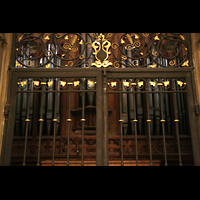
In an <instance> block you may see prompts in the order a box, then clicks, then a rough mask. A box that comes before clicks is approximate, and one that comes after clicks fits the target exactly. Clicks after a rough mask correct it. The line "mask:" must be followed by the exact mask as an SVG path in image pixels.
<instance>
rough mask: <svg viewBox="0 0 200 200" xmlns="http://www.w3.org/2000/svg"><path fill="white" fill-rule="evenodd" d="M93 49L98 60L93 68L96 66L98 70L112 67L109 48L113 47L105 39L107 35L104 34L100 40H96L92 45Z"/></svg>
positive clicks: (99, 37) (100, 36)
mask: <svg viewBox="0 0 200 200" xmlns="http://www.w3.org/2000/svg"><path fill="white" fill-rule="evenodd" d="M92 47H93V49H94V50H95V52H94V53H93V54H94V55H95V58H96V59H97V60H96V61H95V63H92V66H93V65H94V66H96V67H97V68H101V67H102V66H103V67H108V66H110V65H112V63H111V62H109V61H108V60H107V59H108V55H109V54H111V52H109V48H110V47H111V43H110V42H109V41H108V40H106V39H105V35H103V34H102V33H101V34H100V35H99V36H98V39H96V40H95V41H94V42H93V43H92Z"/></svg>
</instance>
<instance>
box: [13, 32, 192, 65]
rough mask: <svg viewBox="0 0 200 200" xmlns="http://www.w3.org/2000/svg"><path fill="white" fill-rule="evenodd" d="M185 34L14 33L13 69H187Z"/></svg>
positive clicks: (187, 58)
mask: <svg viewBox="0 0 200 200" xmlns="http://www.w3.org/2000/svg"><path fill="white" fill-rule="evenodd" d="M188 49H189V48H188V44H187V37H186V34H185V33H17V37H16V64H15V67H16V68H33V67H34V68H35V67H40V68H56V67H62V68H72V67H83V68H90V67H97V68H100V67H113V68H120V67H122V68H127V67H135V68H138V67H147V68H163V67H189V66H190V63H189V57H188Z"/></svg>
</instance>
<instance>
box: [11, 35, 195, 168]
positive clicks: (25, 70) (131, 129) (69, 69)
mask: <svg viewBox="0 0 200 200" xmlns="http://www.w3.org/2000/svg"><path fill="white" fill-rule="evenodd" d="M188 37H189V36H188V35H187V34H185V33H17V34H16V49H15V51H16V62H15V67H14V72H13V74H14V75H13V77H14V78H13V82H12V84H14V85H15V86H14V87H12V91H11V97H12V93H16V95H15V96H14V95H13V97H14V100H13V102H14V103H13V104H15V105H14V107H13V108H14V111H13V118H12V119H13V121H14V122H13V127H10V129H8V131H9V132H11V133H10V134H11V135H12V142H10V143H9V144H10V147H11V149H12V151H11V153H10V164H11V165H38V166H39V165H64V166H70V165H73V166H77V165H82V166H83V165H110V166H113V165H125V166H126V165H131V166H132V165H139V166H140V165H153V166H157V165H166V166H167V165H193V162H194V161H193V146H192V137H191V126H190V120H191V119H189V115H190V114H189V112H190V111H189V108H188V101H189V100H190V99H188V98H190V95H189V94H191V91H190V89H191V80H190V78H189V76H188V74H189V73H190V72H191V70H190V67H191V63H190V54H189V46H188ZM14 90H15V91H14ZM188 95H189V97H188ZM8 146H9V145H8Z"/></svg>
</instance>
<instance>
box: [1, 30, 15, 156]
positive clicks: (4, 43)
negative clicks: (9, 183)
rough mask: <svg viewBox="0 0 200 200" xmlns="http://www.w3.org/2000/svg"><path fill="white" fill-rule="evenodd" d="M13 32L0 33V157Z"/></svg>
mask: <svg viewBox="0 0 200 200" xmlns="http://www.w3.org/2000/svg"><path fill="white" fill-rule="evenodd" d="M12 47H13V33H0V157H1V151H2V142H3V133H4V124H5V117H4V109H5V105H6V102H7V92H8V69H9V66H10V65H11V63H12V62H11V53H12Z"/></svg>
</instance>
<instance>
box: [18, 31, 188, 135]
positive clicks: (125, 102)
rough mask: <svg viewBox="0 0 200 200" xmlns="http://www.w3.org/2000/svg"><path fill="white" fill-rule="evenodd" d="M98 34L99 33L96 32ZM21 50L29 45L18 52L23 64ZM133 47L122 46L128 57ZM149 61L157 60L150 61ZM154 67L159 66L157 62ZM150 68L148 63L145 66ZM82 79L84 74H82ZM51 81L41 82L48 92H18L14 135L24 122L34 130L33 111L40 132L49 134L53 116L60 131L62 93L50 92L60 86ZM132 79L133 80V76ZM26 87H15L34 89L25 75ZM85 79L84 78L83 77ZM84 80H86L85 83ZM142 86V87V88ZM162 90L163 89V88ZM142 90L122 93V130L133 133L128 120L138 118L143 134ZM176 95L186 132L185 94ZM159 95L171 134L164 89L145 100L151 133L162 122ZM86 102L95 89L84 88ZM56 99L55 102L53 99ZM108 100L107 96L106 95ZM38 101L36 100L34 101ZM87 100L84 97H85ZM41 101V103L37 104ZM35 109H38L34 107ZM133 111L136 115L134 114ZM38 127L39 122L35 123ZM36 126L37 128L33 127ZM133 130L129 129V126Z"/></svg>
mask: <svg viewBox="0 0 200 200" xmlns="http://www.w3.org/2000/svg"><path fill="white" fill-rule="evenodd" d="M97 34H98V33H97ZM81 35H82V37H83V38H84V39H85V41H86V43H87V42H91V39H90V37H89V36H88V35H87V34H86V33H81ZM55 48H56V53H57V47H55ZM83 48H85V47H84V46H83V45H82V46H81V50H80V51H81V52H82V51H83V50H84V49H83ZM152 49H153V50H156V43H154V44H153V46H152ZM47 50H50V44H48V45H47ZM23 51H26V54H27V55H29V48H27V47H26V46H23V47H22V52H21V55H23V56H21V57H20V56H19V57H18V59H19V60H24V61H23V62H24V64H27V63H28V60H29V58H28V57H27V56H26V55H25V54H24V53H23ZM91 51H93V50H92V48H86V50H85V51H84V52H85V58H87V56H88V55H90V54H91V56H90V58H89V59H88V60H87V61H88V62H89V63H93V62H94V61H95V58H94V55H93V54H92V52H91ZM133 51H134V49H133V50H132V51H130V50H129V51H128V50H126V49H125V52H126V54H127V55H128V57H131V54H132V53H134V52H133ZM46 59H47V58H46V57H42V58H41V59H40V64H42V63H46V61H47V60H46ZM158 59H160V60H159V62H160V63H161V64H165V65H166V66H167V65H168V61H167V59H165V58H158ZM51 61H53V63H56V64H57V65H62V60H60V59H58V58H57V57H53V58H52V60H51ZM35 62H36V61H34V60H33V61H32V63H33V65H35ZM123 62H124V64H126V62H127V63H132V59H131V58H128V59H127V61H125V60H123V61H122V64H121V68H126V66H125V65H123ZM140 62H142V60H138V66H139V65H140ZM146 62H147V64H148V63H150V62H151V58H146ZM176 62H180V61H179V60H178V59H176ZM151 64H152V65H154V64H156V63H154V62H153V63H151ZM54 67H57V66H54V65H53V64H52V63H50V66H49V68H54ZM81 67H82V68H85V64H82V65H81ZM157 67H158V68H159V67H161V66H159V65H157ZM147 68H149V66H147ZM84 79H85V78H84ZM42 81H43V82H46V81H47V79H46V78H43V79H42ZM52 81H55V83H54V87H55V88H45V85H42V86H41V89H42V90H48V91H49V92H47V93H40V94H39V93H18V94H17V105H16V122H15V134H16V135H25V129H26V126H29V127H28V135H32V134H33V132H34V126H33V123H34V121H35V120H34V119H33V113H34V112H36V113H37V114H38V115H39V118H40V119H45V120H44V122H45V123H42V124H43V126H44V127H42V130H43V135H52V134H53V131H52V129H53V121H52V119H55V118H56V119H58V121H57V122H56V134H59V126H60V106H61V103H64V102H61V97H60V93H51V90H53V89H55V90H59V89H60V87H59V82H58V79H55V80H53V79H52ZM132 81H133V80H132ZM157 81H158V82H160V81H161V79H157ZM27 82H28V83H27V87H25V88H24V89H22V88H18V90H24V91H28V90H29V91H30V90H31V91H33V90H34V85H33V80H32V79H30V78H28V79H27ZM83 82H85V81H83ZM86 84H87V83H86ZM173 84H174V87H175V89H176V90H179V89H178V88H177V85H176V84H175V82H174V83H173ZM83 88H84V89H86V88H87V87H86V85H84V86H83V85H82V82H81V84H80V90H82V89H83ZM122 90H123V91H126V89H125V88H122ZM133 90H134V89H133V88H131V89H130V91H133ZM135 90H137V91H140V89H138V88H136V89H135ZM142 90H143V89H142ZM148 90H149V91H152V88H151V87H150V84H149V83H148ZM162 90H164V89H162ZM154 91H159V88H157V89H155V90H154ZM79 95H80V99H81V101H82V95H81V93H80V94H79ZM144 95H145V94H142V93H136V94H135V93H122V102H121V103H122V115H123V119H124V122H123V124H122V126H123V134H124V135H127V134H134V128H133V127H132V128H130V126H132V125H131V124H132V123H131V122H132V121H133V120H134V119H137V120H138V130H137V134H138V135H145V130H144V127H145V123H144V120H146V118H145V116H144V115H145V108H144V107H145V106H146V103H144V98H145V96H144ZM175 96H176V104H177V105H176V108H177V110H176V111H175V112H177V117H178V119H179V120H180V134H187V128H186V110H185V100H184V94H183V93H175ZM85 98H86V97H85ZM160 98H163V99H162V103H163V111H162V112H163V117H164V119H165V120H166V134H167V135H171V134H173V133H172V124H171V122H172V119H171V118H172V115H173V114H172V105H171V101H170V95H169V94H167V93H164V94H162V95H161V96H160V95H159V93H148V99H149V100H148V102H149V105H148V106H149V114H150V119H151V126H150V127H151V135H161V134H162V132H161V125H160V120H161V110H160V107H161V106H160V103H161V100H160ZM87 99H88V101H87V103H88V105H95V102H94V99H95V93H94V92H91V91H90V92H87ZM55 100H56V103H55ZM108 100H109V99H108ZM36 101H38V102H39V103H37V102H36ZM85 102H86V101H85ZM39 104H40V105H39ZM36 110H38V111H36ZM135 115H136V116H135ZM27 118H28V119H30V121H31V122H32V123H27V124H28V125H26V122H25V119H27ZM37 127H38V129H39V125H38V126H37ZM35 129H37V128H35ZM130 129H131V130H132V131H128V130H130ZM35 133H36V134H38V130H35Z"/></svg>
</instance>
